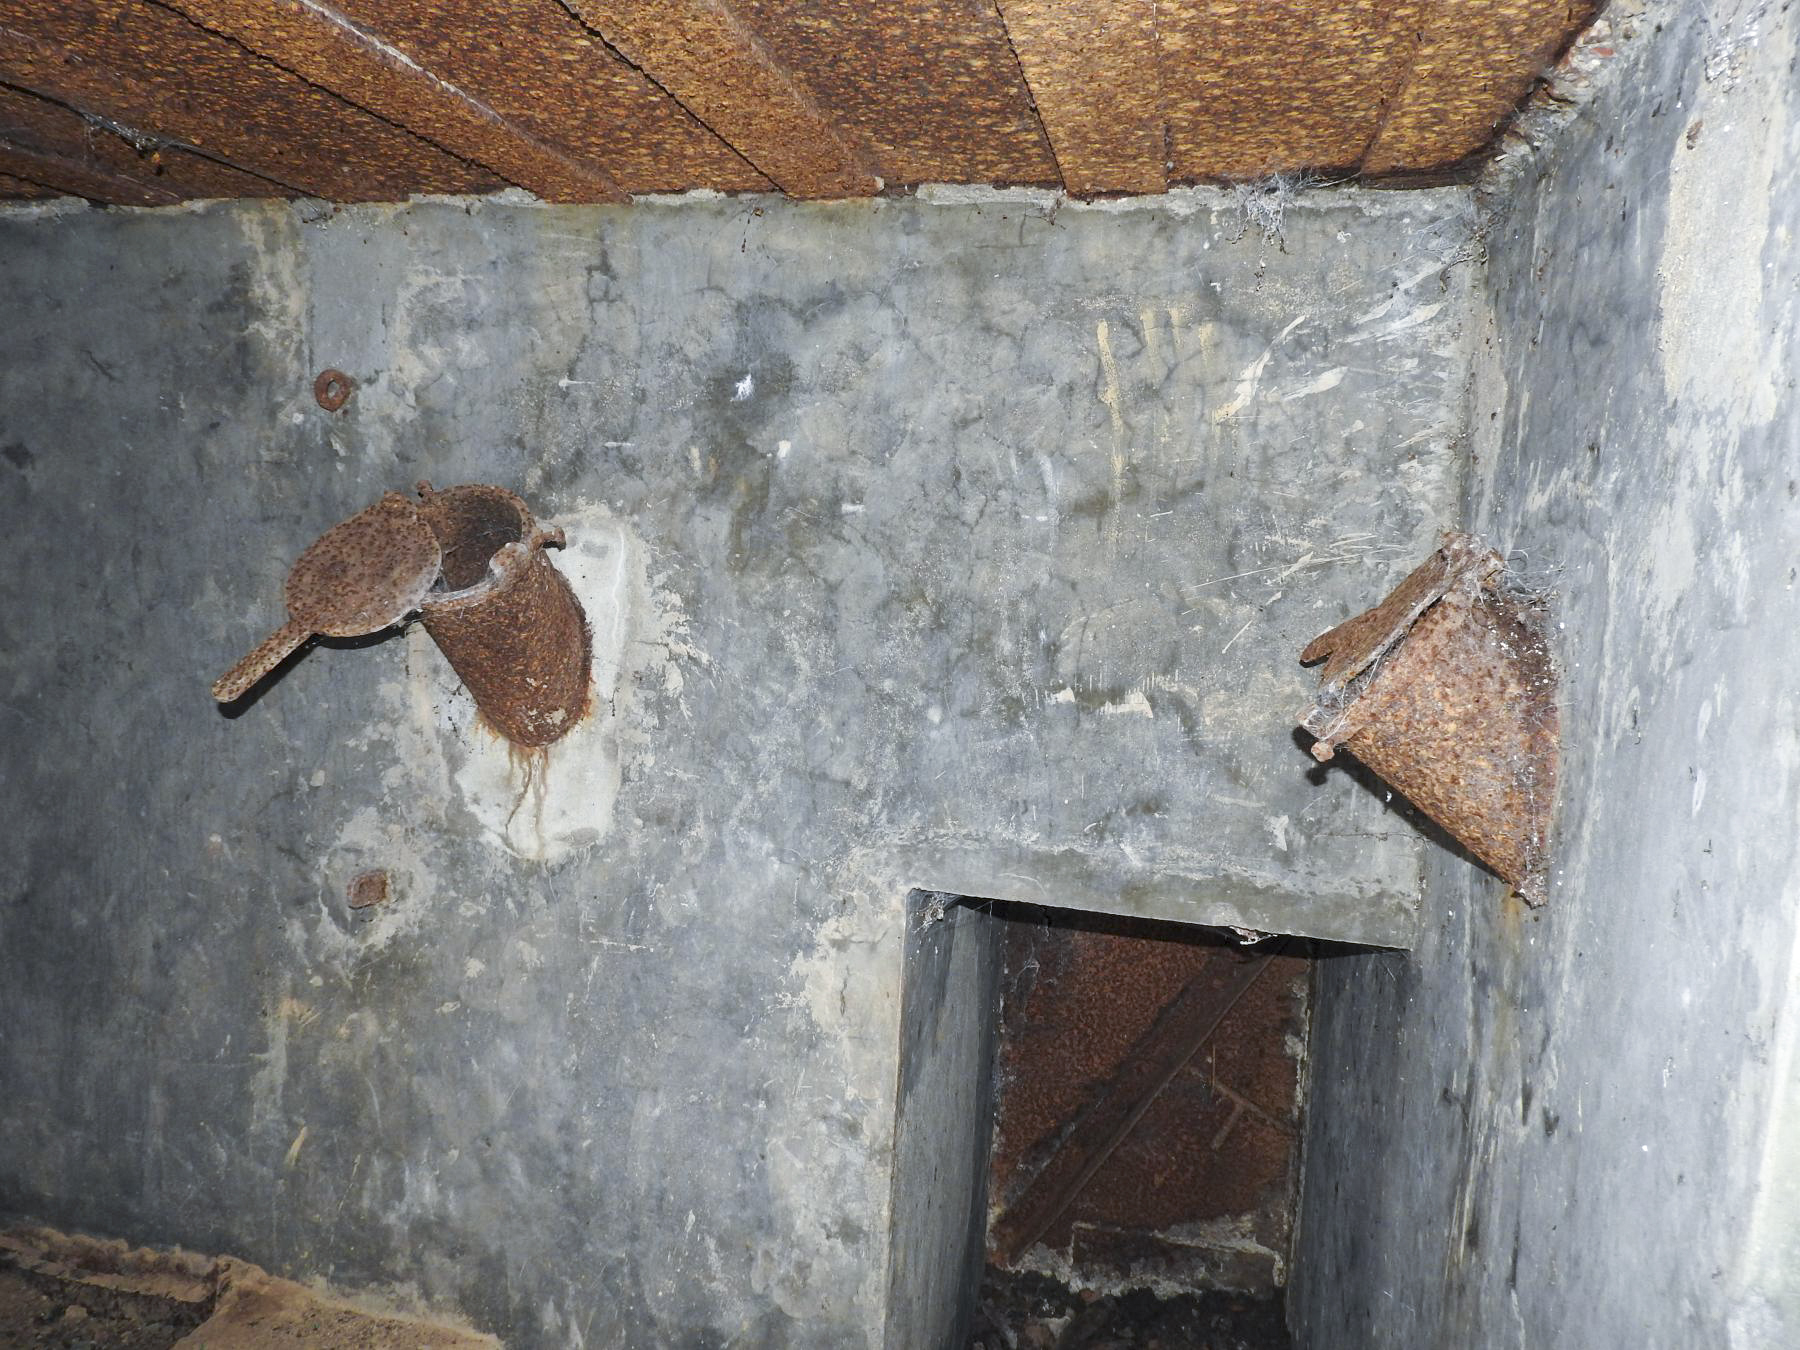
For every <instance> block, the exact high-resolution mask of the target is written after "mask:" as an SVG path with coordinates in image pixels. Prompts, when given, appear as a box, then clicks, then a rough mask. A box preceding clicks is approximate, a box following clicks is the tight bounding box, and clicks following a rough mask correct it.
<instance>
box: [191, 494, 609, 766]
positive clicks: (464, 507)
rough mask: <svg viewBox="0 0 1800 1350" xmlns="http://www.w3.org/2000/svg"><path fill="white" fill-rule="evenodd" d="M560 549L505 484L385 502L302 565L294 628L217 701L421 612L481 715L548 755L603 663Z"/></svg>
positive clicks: (226, 681) (219, 685)
mask: <svg viewBox="0 0 1800 1350" xmlns="http://www.w3.org/2000/svg"><path fill="white" fill-rule="evenodd" d="M562 543H563V533H562V531H561V530H559V529H548V530H547V529H542V528H540V527H539V526H538V524H537V522H536V520H535V519H533V517H532V514H531V511H530V509H529V508H528V507H527V506H526V505H525V503H524V501H523V500H522V499H520V498H519V497H518V496H517V494H515V493H512V492H508V491H507V490H506V489H505V488H500V487H491V486H488V485H486V484H481V483H471V484H467V485H465V486H462V487H453V488H446V489H444V490H443V491H441V492H440V491H438V490H436V489H434V488H433V487H432V486H431V485H430V484H429V483H420V484H419V500H418V501H417V502H414V501H412V500H411V499H410V498H408V497H406V496H403V495H402V494H400V493H398V492H390V493H387V494H386V495H385V496H383V497H382V499H381V500H380V501H378V502H376V503H375V504H374V505H373V506H371V507H369V508H368V509H366V510H364V511H360V512H358V513H357V514H356V515H354V516H352V517H351V518H350V519H349V520H346V521H344V522H342V523H341V524H338V525H335V526H333V527H332V528H331V529H330V530H327V531H326V532H325V533H324V534H323V535H321V536H320V537H319V539H318V540H317V541H316V542H314V543H313V545H312V546H311V547H310V548H308V549H307V550H306V551H305V552H304V553H302V554H301V555H300V558H299V561H297V562H296V563H295V564H294V566H293V568H292V570H291V571H289V573H288V578H287V584H286V586H285V588H284V591H283V596H284V599H285V600H286V603H287V610H288V620H287V622H286V623H284V624H283V625H282V626H281V627H280V628H278V629H277V630H276V631H275V632H274V633H272V634H271V635H270V636H269V637H268V638H267V639H265V640H264V641H263V642H262V643H261V644H260V645H259V646H258V647H257V648H256V649H255V650H254V651H252V652H251V653H250V654H249V655H248V656H246V657H245V658H244V659H243V660H241V661H239V662H238V664H237V665H235V666H233V667H232V669H231V670H230V671H228V672H227V673H226V674H225V675H223V676H221V677H220V678H219V679H218V680H217V681H216V682H215V683H214V684H213V687H212V693H213V697H214V698H215V699H217V700H218V701H219V702H221V703H230V702H233V701H235V700H237V699H239V698H242V697H243V696H244V695H245V694H246V693H248V692H249V691H250V689H251V688H252V687H253V686H254V685H255V684H257V683H258V682H259V681H261V680H262V679H263V678H264V677H266V676H267V675H269V674H270V673H271V672H273V671H274V670H275V668H276V667H277V666H279V665H280V664H281V663H282V662H283V661H285V660H286V659H287V658H288V657H289V656H290V655H291V654H292V653H293V652H295V651H296V650H297V649H299V648H300V647H301V646H303V645H304V644H305V643H306V642H308V641H309V640H310V639H312V638H313V637H315V636H318V635H323V636H326V637H361V636H363V635H365V634H369V633H376V632H380V631H381V630H382V629H384V628H389V627H392V626H393V625H395V624H397V623H400V622H401V621H402V620H404V619H406V618H407V617H408V616H410V615H412V614H414V613H418V614H420V615H422V616H423V619H424V623H425V631H426V632H428V633H429V634H430V635H431V637H432V640H433V641H434V642H436V643H437V645H438V649H439V650H440V651H442V652H443V653H444V656H445V658H446V659H447V660H448V661H449V662H450V665H451V667H452V669H454V670H455V671H456V673H457V675H458V677H459V678H461V680H462V682H463V684H464V685H466V686H467V687H468V690H469V693H470V695H471V696H472V697H473V698H474V700H475V705H476V707H477V708H479V709H480V710H481V715H482V717H483V718H484V719H485V720H486V721H487V722H488V723H489V724H490V725H491V726H492V727H493V728H494V729H495V730H496V731H498V732H499V733H500V734H501V735H503V736H505V737H506V738H507V739H508V740H510V741H512V742H513V743H514V744H516V745H522V746H525V747H527V748H537V747H541V746H546V745H549V744H551V743H552V742H554V741H556V740H558V739H560V738H561V737H562V736H564V735H565V734H567V733H568V732H569V731H570V730H572V729H573V728H574V726H575V725H576V723H578V722H579V721H580V720H581V719H582V717H583V716H584V715H585V714H586V712H587V707H588V679H589V670H590V667H591V665H592V647H591V642H590V639H589V635H588V626H587V619H586V616H585V615H584V614H583V613H582V610H581V604H580V602H579V601H578V600H576V598H575V593H574V591H573V590H571V589H570V587H569V583H568V581H567V580H566V579H565V578H564V577H563V575H562V574H561V573H560V572H558V571H557V570H556V568H555V566H554V565H552V563H551V562H550V559H549V558H548V557H547V556H546V555H545V553H544V549H545V548H546V547H547V546H550V545H556V546H558V547H560V546H561V545H562Z"/></svg>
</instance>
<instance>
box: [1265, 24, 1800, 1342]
mask: <svg viewBox="0 0 1800 1350" xmlns="http://www.w3.org/2000/svg"><path fill="white" fill-rule="evenodd" d="M1610 13H1611V15H1612V18H1613V22H1614V25H1615V27H1614V31H1613V34H1612V40H1611V41H1609V42H1608V43H1607V44H1605V45H1606V46H1607V47H1608V48H1610V50H1609V51H1608V52H1607V53H1605V54H1596V56H1597V57H1598V59H1599V64H1598V65H1597V66H1595V67H1594V68H1593V69H1591V71H1590V73H1589V75H1588V76H1587V77H1586V83H1587V91H1586V93H1585V94H1582V96H1581V98H1582V101H1581V104H1580V106H1579V108H1578V109H1577V110H1576V111H1575V112H1573V113H1572V114H1570V115H1569V117H1568V124H1567V125H1566V126H1563V127H1562V128H1561V129H1560V130H1559V131H1558V132H1557V135H1556V137H1555V138H1554V139H1552V140H1551V141H1550V142H1549V143H1548V145H1547V146H1546V148H1545V149H1544V150H1543V151H1542V152H1541V153H1539V154H1537V155H1534V156H1530V157H1528V158H1527V159H1525V160H1524V161H1523V162H1522V164H1521V165H1520V167H1519V169H1518V170H1517V171H1516V172H1517V182H1516V185H1515V186H1514V187H1512V188H1510V189H1509V192H1511V193H1512V194H1514V195H1511V196H1510V197H1508V198H1507V199H1505V200H1503V201H1502V202H1501V203H1500V209H1499V212H1498V214H1497V216H1496V217H1495V219H1494V224H1493V227H1492V228H1491V229H1490V230H1489V231H1488V235H1487V242H1488V247H1489V249H1490V250H1491V258H1490V263H1489V267H1488V274H1487V279H1486V284H1485V292H1486V296H1487V304H1488V305H1489V306H1490V307H1491V323H1490V324H1489V326H1488V327H1487V329H1486V331H1485V332H1484V333H1483V334H1482V340H1481V342H1480V343H1479V344H1478V347H1477V350H1478V352H1479V354H1480V355H1479V359H1478V361H1477V363H1476V371H1475V373H1476V387H1475V403H1474V409H1473V413H1472V421H1473V424H1474V427H1475V432H1476V435H1475V438H1474V440H1473V443H1472V448H1473V451H1474V455H1475V458H1476V464H1477V471H1476V472H1475V473H1474V474H1473V475H1472V476H1471V481H1470V494H1469V504H1468V510H1469V518H1470V520H1471V522H1472V523H1473V524H1474V526H1475V527H1476V528H1478V529H1479V530H1481V531H1482V532H1483V533H1485V534H1487V535H1489V536H1490V537H1492V538H1494V539H1496V540H1497V541H1499V542H1500V544H1501V545H1502V546H1503V547H1507V548H1510V549H1514V550H1517V560H1518V561H1519V563H1520V566H1521V568H1522V569H1523V571H1524V575H1525V576H1526V577H1527V579H1528V580H1535V582H1536V583H1537V584H1539V585H1542V586H1546V587H1550V588H1553V589H1554V591H1555V593H1556V597H1557V599H1556V605H1557V609H1558V611H1559V616H1560V620H1561V622H1560V624H1559V626H1558V629H1557V633H1556V640H1557V647H1558V650H1559V654H1560V657H1561V660H1562V663H1563V666H1564V670H1565V675H1564V681H1565V688H1564V704H1565V712H1564V720H1563V726H1564V733H1563V753H1564V758H1563V766H1564V769H1563V772H1564V781H1563V784H1562V789H1561V803H1560V816H1559V821H1558V826H1557V846H1556V847H1557V857H1556V874H1555V877H1554V878H1553V882H1552V885H1551V888H1550V896H1549V902H1548V904H1547V905H1546V906H1545V907H1544V909H1543V910H1542V911H1541V912H1539V913H1524V912H1521V911H1520V910H1519V909H1518V908H1517V907H1516V906H1512V905H1509V904H1508V903H1506V902H1505V901H1503V899H1502V897H1501V894H1500V890H1501V888H1500V887H1499V885H1498V884H1497V883H1495V882H1493V881H1491V880H1489V879H1485V878H1483V877H1481V876H1480V875H1479V874H1477V873H1475V872H1474V871H1473V870H1472V869H1470V868H1468V867H1467V866H1466V865H1464V864H1461V863H1459V862H1456V861H1455V860H1453V859H1448V858H1441V859H1437V858H1434V860H1433V861H1432V862H1431V863H1430V865H1429V866H1428V868H1427V877H1428V889H1427V892H1426V905H1425V911H1424V924H1423V931H1422V934H1421V938H1420V941H1419V944H1418V945H1417V947H1416V948H1415V949H1414V950H1413V951H1412V952H1411V953H1410V954H1409V955H1408V956H1406V957H1398V956H1357V957H1347V958H1339V959H1336V960H1332V961H1329V962H1326V963H1325V968H1326V973H1325V976H1324V978H1323V980H1322V982H1321V988H1320V996H1319V1001H1318V1008H1317V1017H1318V1021H1317V1023H1316V1029H1315V1041H1314V1046H1313V1091H1312V1098H1311V1120H1312V1133H1311V1137H1310V1139H1309V1141H1308V1165H1307V1170H1306V1179H1305V1190H1304V1199H1303V1201H1302V1205H1301V1227H1302V1239H1301V1242H1300V1245H1299V1250H1298V1253H1297V1257H1296V1262H1295V1267H1296V1281H1297V1283H1296V1288H1295V1290H1294V1291H1293V1295H1292V1299H1291V1303H1290V1306H1291V1307H1292V1308H1293V1309H1294V1310H1295V1311H1296V1312H1297V1313H1298V1324H1299V1328H1300V1333H1301V1334H1300V1339H1301V1341H1302V1343H1304V1344H1308V1345H1311V1346H1316V1347H1321V1350H1323V1348H1326V1347H1338V1346H1345V1347H1362V1346H1371V1345H1394V1346H1452V1345H1454V1346H1499V1345H1507V1346H1514V1345H1523V1346H1551V1345H1558V1346H1627V1345H1642V1346H1650V1345H1655V1346H1696V1347H1698V1346H1730V1347H1732V1350H1753V1348H1754V1350H1765V1348H1766V1350H1774V1347H1780V1346H1792V1345H1800V959H1797V958H1800V952H1797V951H1796V939H1797V937H1800V921H1797V916H1800V857H1797V856H1796V855H1797V850H1800V830H1797V829H1796V817H1797V814H1800V729H1797V728H1800V698H1797V696H1796V683H1795V679H1794V669H1795V666H1796V662H1797V661H1800V589H1797V583H1796V571H1795V569H1796V566H1797V565H1800V497H1797V488H1796V478H1797V477H1800V394H1797V393H1796V381H1797V379H1800V252H1797V251H1796V249H1795V236H1796V234H1797V233H1800V171H1797V170H1796V165H1800V83H1796V81H1795V70H1796V64H1797V62H1800V17H1797V16H1796V14H1795V12H1794V10H1793V9H1792V8H1788V9H1785V10H1778V9H1775V8H1773V7H1767V6H1763V5H1751V4H1745V5H1738V4H1730V3H1714V4H1700V5H1652V6H1648V7H1645V6H1642V5H1626V6H1615V7H1613V9H1612V10H1611V11H1610ZM1609 63H1610V67H1609ZM1577 92H1578V93H1579V92H1580V86H1579V85H1578V86H1577ZM1377 1029H1378V1030H1377Z"/></svg>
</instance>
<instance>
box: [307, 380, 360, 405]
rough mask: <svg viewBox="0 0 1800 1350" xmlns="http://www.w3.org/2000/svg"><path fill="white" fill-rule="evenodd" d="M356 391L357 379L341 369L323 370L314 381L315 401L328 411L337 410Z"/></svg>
mask: <svg viewBox="0 0 1800 1350" xmlns="http://www.w3.org/2000/svg"><path fill="white" fill-rule="evenodd" d="M355 392H356V381H355V380H353V379H351V378H350V377H349V376H348V375H346V374H344V372H343V371H341V370H321V371H320V372H319V378H318V379H316V380H314V381H313V401H314V402H316V403H317V404H318V405H319V406H320V407H321V408H323V409H324V410H325V411H326V412H336V411H337V410H338V409H339V408H341V407H343V406H344V405H345V404H346V403H348V402H349V401H350V395H351V394H353V393H355Z"/></svg>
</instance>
